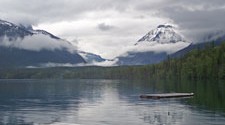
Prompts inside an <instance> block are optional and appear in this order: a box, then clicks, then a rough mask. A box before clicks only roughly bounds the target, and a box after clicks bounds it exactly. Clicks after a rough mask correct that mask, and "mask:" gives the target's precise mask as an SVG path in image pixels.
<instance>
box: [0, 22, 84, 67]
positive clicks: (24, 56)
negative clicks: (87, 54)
mask: <svg viewBox="0 0 225 125" xmlns="http://www.w3.org/2000/svg"><path fill="white" fill-rule="evenodd" d="M0 59H1V60H0V68H3V67H26V66H40V65H43V64H47V63H52V64H72V65H74V64H80V63H86V61H85V60H84V59H83V58H82V57H81V56H80V55H79V54H78V52H77V50H76V47H74V46H72V44H70V43H69V42H68V41H66V40H63V39H61V38H59V37H57V36H55V35H53V34H51V33H49V32H47V31H44V30H33V29H32V27H29V28H26V27H24V26H22V25H16V24H13V23H10V22H8V21H4V20H0Z"/></svg>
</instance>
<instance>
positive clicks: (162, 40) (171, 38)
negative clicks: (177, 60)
mask: <svg viewBox="0 0 225 125" xmlns="http://www.w3.org/2000/svg"><path fill="white" fill-rule="evenodd" d="M176 42H185V40H184V39H183V38H182V36H181V35H180V34H179V33H178V32H177V31H175V29H174V27H173V26H172V25H170V24H163V25H159V26H158V27H157V28H156V29H153V30H151V31H150V32H148V33H147V34H146V35H145V36H143V37H142V38H141V39H139V40H138V42H137V43H136V44H135V45H137V44H140V43H151V44H168V43H176Z"/></svg>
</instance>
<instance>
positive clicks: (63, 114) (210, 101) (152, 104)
mask: <svg viewBox="0 0 225 125" xmlns="http://www.w3.org/2000/svg"><path fill="white" fill-rule="evenodd" d="M164 92H194V93H195V96H194V97H193V98H182V99H160V100H152V99H140V98H139V95H140V94H143V93H164ZM0 124H2V125H4V124H7V125H14V124H23V125H224V124H225V83H224V82H215V81H208V82H203V81H199V82H190V81H182V82H176V81H126V80H0Z"/></svg>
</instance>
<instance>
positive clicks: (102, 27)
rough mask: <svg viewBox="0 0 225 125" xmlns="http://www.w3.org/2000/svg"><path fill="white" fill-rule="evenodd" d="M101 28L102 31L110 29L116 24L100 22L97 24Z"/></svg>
mask: <svg viewBox="0 0 225 125" xmlns="http://www.w3.org/2000/svg"><path fill="white" fill-rule="evenodd" d="M97 27H98V28H99V29H100V30H102V31H108V30H111V29H113V28H114V26H111V25H108V24H105V23H100V24H98V26H97Z"/></svg>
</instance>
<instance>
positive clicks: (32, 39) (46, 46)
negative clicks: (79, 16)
mask: <svg viewBox="0 0 225 125" xmlns="http://www.w3.org/2000/svg"><path fill="white" fill-rule="evenodd" d="M0 46H4V47H14V48H19V49H24V50H31V51H41V50H50V51H54V50H62V49H66V50H68V51H70V52H71V53H72V52H73V51H76V47H75V46H71V44H69V43H68V42H66V41H63V40H56V39H52V38H51V37H49V36H48V35H44V34H37V35H32V36H26V37H24V38H23V39H22V38H17V39H16V40H9V38H8V37H3V38H1V42H0Z"/></svg>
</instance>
